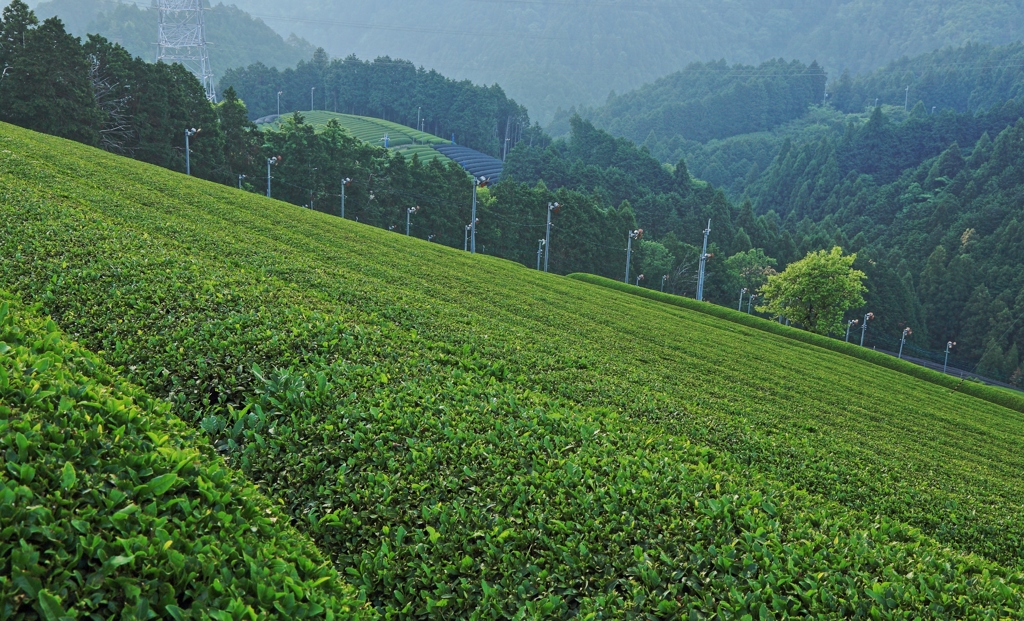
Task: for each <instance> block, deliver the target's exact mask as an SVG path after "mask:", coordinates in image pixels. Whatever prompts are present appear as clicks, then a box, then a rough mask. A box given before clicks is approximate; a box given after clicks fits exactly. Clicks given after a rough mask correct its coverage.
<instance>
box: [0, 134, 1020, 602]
mask: <svg viewBox="0 0 1024 621" xmlns="http://www.w3.org/2000/svg"><path fill="white" fill-rule="evenodd" d="M552 243H561V242H560V241H559V240H558V239H557V238H553V239H552ZM0 256H2V257H3V260H2V261H0V288H5V289H8V290H10V291H12V292H13V293H16V294H18V295H20V296H21V297H22V298H23V299H24V300H25V302H26V303H29V304H38V305H39V307H40V309H41V311H42V312H45V313H47V314H49V315H50V316H51V317H52V318H53V320H54V321H55V322H56V324H57V325H58V326H60V328H61V329H62V330H64V331H65V332H66V333H67V334H68V335H69V337H71V338H73V339H75V340H77V341H79V342H81V343H82V344H83V346H85V347H87V348H89V349H91V350H93V351H95V352H97V354H98V355H99V356H101V357H102V358H103V359H104V360H105V361H106V362H107V363H109V364H111V365H113V366H115V367H117V368H118V370H119V371H118V373H120V374H123V377H124V378H126V379H127V380H129V381H131V382H132V383H133V384H135V385H138V386H140V387H142V388H143V389H144V390H145V391H146V392H147V393H148V394H150V395H153V397H156V398H159V399H164V400H166V401H168V402H169V403H170V408H169V409H170V413H167V412H166V411H165V410H164V409H162V408H163V406H159V405H157V404H156V403H155V402H154V403H153V405H152V406H151V407H152V410H151V411H152V413H153V414H152V416H157V415H159V416H163V417H165V418H166V419H167V420H166V421H164V423H163V424H164V425H165V426H167V427H175V425H177V423H175V422H173V419H172V414H173V415H175V416H177V417H180V418H181V419H183V420H184V421H185V422H186V423H187V424H188V425H190V426H191V428H192V429H195V430H197V431H198V432H201V433H203V434H205V435H206V436H207V437H208V438H209V440H208V442H210V443H211V444H212V446H213V447H214V448H215V449H216V451H217V452H218V453H220V454H222V455H223V456H224V459H225V460H226V461H227V463H228V464H229V465H230V466H231V467H232V468H233V469H234V470H233V472H238V473H241V474H243V475H244V476H245V478H246V479H247V480H248V481H251V482H252V483H254V484H255V485H256V486H257V487H258V488H259V489H260V491H261V492H262V493H264V494H266V495H267V496H268V497H269V498H271V499H272V500H273V501H274V502H275V503H277V504H278V506H280V507H281V509H282V510H283V511H284V512H285V513H287V514H288V515H290V516H291V518H292V519H291V521H292V523H293V524H294V525H295V526H296V527H297V528H298V529H299V530H301V531H303V532H304V533H306V534H308V535H309V536H310V537H311V538H312V539H313V541H314V542H315V543H316V545H317V547H318V548H319V550H320V551H321V552H322V553H323V554H324V555H325V556H328V557H329V558H330V559H331V560H332V561H333V563H334V566H335V568H336V569H337V570H338V572H340V573H341V574H342V575H343V576H344V577H345V580H346V581H347V582H348V583H349V584H350V585H351V586H352V587H354V588H355V589H356V590H357V592H358V593H359V594H360V596H361V597H363V598H364V599H365V601H366V602H367V603H368V604H369V605H371V606H372V607H373V608H374V609H376V611H377V612H379V613H381V614H382V615H383V616H384V617H385V618H389V619H463V618H466V619H505V618H517V619H542V618H543V619H565V618H579V619H631V618H636V619H641V618H642V619H737V620H741V619H751V620H753V619H782V618H800V619H840V618H849V619H1002V618H1022V617H1024V574H1022V570H1024V511H1022V508H1024V481H1022V479H1021V476H1020V473H1021V472H1022V469H1024V454H1022V453H1024V452H1022V451H1021V450H1020V448H1021V446H1022V445H1024V444H1022V442H1024V414H1021V413H1020V412H1018V411H1016V410H1013V409H1010V408H1007V407H1003V406H1001V405H998V404H996V403H992V402H990V401H985V400H982V399H979V398H976V397H974V396H971V395H968V394H964V392H963V391H961V390H957V389H956V388H955V387H954V388H950V387H947V386H942V385H939V384H937V383H933V382H929V381H924V380H922V379H918V378H914V377H910V376H908V375H906V374H903V373H900V372H898V371H894V370H892V369H887V368H884V367H882V366H879V365H877V364H873V363H872V362H871V361H866V360H860V359H857V358H854V357H851V356H847V355H844V354H842V353H840V352H834V351H829V350H827V349H824V348H822V347H818V346H816V345H814V344H811V343H807V342H802V341H799V340H796V339H793V338H788V337H787V336H786V335H785V334H772V333H768V332H765V331H763V330H759V329H756V328H753V327H749V326H744V325H740V324H737V323H733V322H730V321H726V320H723V319H721V318H718V317H714V316H711V315H708V314H706V313H702V312H697V311H694V310H692V309H688V308H683V307H679V306H674V305H671V304H665V303H662V302H659V301H657V300H649V299H645V298H642V297H638V296H634V295H630V294H628V293H624V292H620V291H616V290H613V289H609V288H606V287H601V286H595V285H593V284H590V283H585V282H580V281H577V280H573V279H567V278H559V277H554V276H548V275H545V274H540V273H537V272H535V271H532V270H527V269H525V268H522V267H519V266H516V265H514V264H511V263H508V262H505V261H501V260H497V259H493V258H489V257H483V256H470V255H467V254H465V253H461V252H458V251H455V250H451V249H448V248H445V247H441V246H439V245H436V244H428V243H423V242H419V241H416V240H411V239H408V238H405V237H403V236H400V235H396V234H392V233H388V232H386V231H382V230H378V229H373V228H369V227H365V226H362V225H359V224H357V223H353V222H349V221H343V220H339V219H336V218H331V217H329V216H325V215H323V214H318V213H313V212H309V211H306V210H302V209H300V208H297V207H293V206H290V205H286V204H283V203H278V202H274V201H270V200H267V199H264V198H261V197H258V196H254V195H251V194H245V193H242V192H237V191H234V190H231V189H230V188H227V187H224V186H219V185H215V184H210V183H205V182H201V181H197V180H193V179H188V178H186V177H183V176H180V175H176V174H173V173H170V172H167V171H164V170H161V169H157V168H153V167H150V166H145V165H141V164H138V163H136V162H132V161H129V160H125V159H122V158H117V157H114V156H111V155H107V154H104V153H102V152H100V151H96V150H92V149H89V148H86V147H82V146H80V145H76V144H73V143H68V142H65V141H61V140H59V139H54V138H49V137H44V136H41V135H38V134H33V133H31V132H27V131H24V130H20V129H16V128H13V127H10V126H6V125H0ZM49 332H51V333H52V330H49ZM3 355H4V356H5V358H4V360H5V364H8V363H7V362H6V356H9V355H10V354H9V353H4V354H3ZM26 355H27V354H26ZM83 355H84V354H83ZM19 373H23V372H22V371H19ZM8 376H10V373H8ZM112 382H114V380H112ZM114 383H115V384H116V385H122V383H120V380H117V381H116V382H114ZM7 394H8V393H7V392H0V396H3V406H4V408H5V409H3V410H0V412H2V413H3V414H2V416H4V417H5V418H4V419H3V424H4V425H6V426H5V427H4V442H5V445H6V446H7V447H8V448H7V449H6V452H5V453H4V454H3V457H2V459H3V460H4V464H3V466H4V468H3V469H2V470H0V476H2V477H4V478H3V479H2V481H3V484H4V485H5V486H6V487H7V488H8V489H12V488H14V489H20V488H19V487H18V486H19V485H22V484H21V483H19V482H18V480H17V478H18V477H21V476H22V466H21V461H19V460H21V459H23V458H22V457H21V456H20V455H19V454H18V453H17V446H18V440H17V437H16V438H15V440H14V442H13V444H12V442H11V441H9V440H8V439H7V438H8V437H9V436H10V435H12V431H9V430H11V429H13V428H14V426H15V425H21V426H20V427H18V429H19V430H20V429H29V430H33V429H35V428H36V427H37V426H39V427H40V429H45V426H44V425H45V424H53V425H60V424H61V423H60V422H59V420H58V417H60V416H67V417H81V416H82V414H79V411H80V410H83V411H85V408H84V406H81V407H79V406H75V405H72V404H71V403H70V402H68V403H67V407H63V406H61V405H60V403H59V398H58V404H57V406H55V407H51V408H50V409H45V408H44V409H41V410H40V411H39V413H38V414H36V415H35V416H36V419H34V422H29V423H22V422H21V418H19V415H17V412H18V411H19V410H17V408H16V407H12V406H11V405H10V404H9V403H8V400H9V399H10V397H8V396H7ZM47 398H49V399H51V402H52V398H51V397H47ZM83 400H84V399H83ZM146 403H151V402H149V401H146ZM140 407H141V406H140ZM146 407H150V406H146ZM8 410H11V412H14V413H15V415H12V414H11V413H9V412H8ZM147 411H148V410H147ZM22 418H23V417H22ZM83 424H84V423H83ZM119 424H121V425H123V424H124V423H119ZM154 424H155V423H154ZM111 427H112V425H111ZM177 427H180V425H177ZM177 427H175V428H177ZM19 433H22V434H23V435H24V436H25V438H26V439H27V438H28V434H27V433H26V432H24V431H19ZM34 433H56V431H42V432H34ZM33 442H34V441H33ZM12 445H13V446H14V447H15V448H14V449H12V448H10V447H11V446H12ZM48 446H49V445H48ZM123 449H124V450H125V451H128V450H132V451H136V450H137V452H138V454H139V455H141V456H144V455H145V454H146V451H147V450H152V449H151V448H149V447H147V445H145V443H139V444H138V445H137V449H136V448H135V447H133V446H132V445H127V446H125V447H123ZM49 450H51V451H56V450H59V449H58V448H53V447H51V448H50V449H49ZM47 459H51V458H47ZM125 459H127V457H125ZM140 459H142V457H140ZM49 463H53V462H49ZM74 467H75V472H76V473H77V472H79V468H78V466H77V465H75V466H74ZM150 467H152V470H153V472H152V473H149V472H146V473H145V474H142V473H141V471H140V472H139V473H138V475H137V476H138V477H139V479H138V481H137V482H134V481H133V485H138V486H143V487H144V486H147V485H150V482H149V477H152V476H161V475H158V474H157V473H158V472H162V471H161V470H159V469H158V468H157V467H156V466H150ZM55 468H56V466H55V465H50V466H48V469H49V471H52V472H50V473H49V474H47V475H46V477H47V479H48V480H49V481H53V482H52V483H48V485H49V486H50V487H47V488H46V491H41V492H39V493H47V494H52V495H57V494H62V493H63V492H62V491H60V489H59V486H60V479H61V476H62V474H58V473H57V472H56V470H55ZM81 470H82V471H83V472H84V471H85V468H84V467H83V468H82V469H81ZM76 476H77V475H76ZM179 476H180V475H179ZM226 476H227V475H225V477H226ZM228 483H229V481H227V480H226V479H225V485H226V484H228ZM230 484H231V485H235V486H237V489H238V490H239V492H238V494H243V491H242V490H245V489H247V488H246V487H245V484H244V483H242V482H241V481H240V480H239V479H238V478H236V477H234V475H231V480H230ZM124 485H125V486H126V488H127V483H125V484H124ZM29 489H31V488H29ZM132 490H133V493H142V492H137V491H136V490H135V488H134V487H133V488H132ZM33 493H35V492H33ZM175 493H177V490H175ZM62 497H63V496H62ZM143 502H147V503H149V502H150V501H143ZM188 502H189V503H191V504H190V505H189V506H191V507H198V506H200V504H201V503H202V502H203V499H202V498H199V497H195V498H190V499H189V500H188ZM137 504H138V503H137ZM150 504H152V503H150ZM4 506H5V507H6V505H4ZM139 506H141V505H139ZM147 506H149V504H147ZM157 508H158V507H157ZM154 510H155V509H154ZM210 510H211V511H213V512H216V511H217V510H219V509H216V508H215V507H213V506H211V507H210ZM4 511H7V509H6V508H4ZM7 515H8V514H7V513H5V514H4V516H5V520H4V523H3V526H2V527H3V529H4V530H3V531H2V532H3V533H4V540H3V541H4V543H3V544H2V545H8V544H7V543H6V542H8V541H9V540H11V539H17V538H18V537H20V535H8V534H7V533H8V532H9V530H10V529H11V528H14V529H19V530H23V531H25V530H30V529H31V528H34V520H36V519H37V518H36V517H34V516H31V515H24V514H18V517H17V518H16V520H8V519H6V516H7ZM8 523H13V524H14V526H7V524H8ZM87 526H88V525H87ZM152 532H155V531H152ZM282 532H284V531H282ZM201 535H202V533H201V532H197V533H195V535H194V536H196V537H200V536H201ZM284 536H285V535H282V537H284ZM157 541H159V537H158V536H155V535H150V542H157ZM150 542H147V543H146V544H145V545H150ZM10 545H13V544H10ZM19 545H20V544H19ZM36 545H37V547H38V548H39V549H40V550H41V551H44V552H46V553H50V554H51V555H53V558H54V559H56V562H55V563H51V564H50V566H51V567H52V566H55V565H57V566H59V565H60V564H61V563H64V564H66V565H67V566H68V567H69V569H67V571H69V572H74V571H80V575H81V580H82V581H83V582H87V581H88V580H87V579H88V576H89V575H95V570H93V573H92V574H87V573H85V572H84V571H81V570H77V569H75V568H74V567H72V566H73V564H74V563H76V562H78V560H77V557H74V556H71V555H70V554H62V553H61V552H60V550H61V549H63V548H61V547H60V546H61V545H63V544H62V543H61V540H60V538H59V537H50V536H49V533H48V534H47V536H44V537H41V538H39V539H38V540H37V544H36ZM138 545H139V546H142V545H144V544H143V542H141V541H139V542H138ZM152 545H156V544H155V543H152ZM268 545H269V544H268ZM156 547H157V548H159V545H156ZM8 549H10V548H8ZM147 549H148V548H147ZM289 549H295V548H289ZM268 550H269V551H265V552H264V553H263V554H264V555H265V556H266V555H270V554H272V553H273V552H272V550H273V548H268ZM7 554H10V553H7ZM119 554H121V555H122V556H126V555H127V553H119ZM282 555H283V556H286V558H292V557H290V556H287V555H284V554H283V553H282ZM310 558H311V559H315V558H316V556H315V553H311V556H310ZM146 559H147V562H149V560H148V559H150V557H148V556H147V557H146ZM0 560H2V562H4V563H10V562H11V561H10V559H9V558H7V556H6V555H5V557H4V558H3V559H0ZM158 561H159V559H156V558H154V559H153V560H152V562H153V564H154V566H158V565H159V562H158ZM135 562H136V563H139V562H141V559H136V561H135ZM311 562H312V563H313V564H315V560H311ZM293 566H300V565H299V563H298V562H296V563H294V564H293ZM123 567H129V565H127V564H126V565H124V566H123ZM302 567H303V571H305V570H306V566H302ZM5 568H6V565H5ZM118 569H119V570H120V569H122V568H118ZM48 571H57V570H53V569H48ZM296 571H299V570H296ZM0 575H2V574H0ZM75 575H78V574H75ZM114 575H116V574H114ZM323 575H324V576H325V577H329V576H328V574H323ZM298 576H299V577H298V580H303V579H306V578H304V576H303V575H302V574H301V572H300V573H299V574H298ZM310 579H312V577H310ZM318 579H319V578H318ZM2 580H3V578H0V581H2ZM110 580H114V577H112V576H108V577H103V576H102V575H101V576H100V577H98V578H96V579H95V581H96V582H98V583H100V584H106V582H107V581H110ZM328 583H330V580H328V581H325V582H324V583H323V584H321V585H320V588H322V587H324V585H326V584H328ZM9 584H13V583H10V582H8V583H5V582H0V585H3V586H2V588H5V589H8V591H5V593H7V592H12V591H11V589H12V587H10V586H7V585H9ZM221 584H223V582H221ZM243 587H244V584H243V585H242V586H240V587H239V589H240V591H239V593H240V594H239V595H238V596H237V597H238V598H239V599H243V597H244V596H243V595H242V594H241V592H242V591H241V590H242V589H243ZM14 588H19V587H14ZM109 588H115V587H109ZM173 588H174V590H175V591H174V592H175V593H177V592H178V590H179V587H177V586H175V587H173ZM192 588H199V587H198V586H196V587H192ZM266 588H268V589H270V588H277V587H272V586H268V587H266ZM46 589H47V594H48V595H47V596H46V597H47V598H49V597H51V596H53V597H55V598H56V597H61V598H63V597H64V596H63V595H60V596H58V595H55V593H56V592H55V591H53V589H52V588H50V587H46ZM22 592H24V597H26V598H37V600H38V601H39V602H41V603H40V605H41V606H42V605H49V603H52V602H51V601H50V600H49V599H46V600H45V602H44V600H43V599H42V597H43V596H41V595H40V594H41V593H42V590H40V591H38V592H37V593H34V594H33V593H29V592H27V591H22ZM303 592H304V593H306V592H307V591H306V590H303ZM296 597H298V596H296ZM325 597H326V595H325ZM339 597H340V596H339ZM62 601H63V600H62ZM325 608H326V606H325ZM0 611H2V609H0ZM26 618H27V617H26ZM236 618H241V617H236Z"/></svg>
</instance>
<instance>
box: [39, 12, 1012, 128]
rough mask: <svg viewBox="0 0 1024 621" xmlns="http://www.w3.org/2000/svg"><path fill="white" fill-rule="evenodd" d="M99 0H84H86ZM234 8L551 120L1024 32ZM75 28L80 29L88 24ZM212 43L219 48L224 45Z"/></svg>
mask: <svg viewBox="0 0 1024 621" xmlns="http://www.w3.org/2000/svg"><path fill="white" fill-rule="evenodd" d="M94 1H95V0H84V1H83V0H74V2H73V4H76V5H79V6H85V5H88V4H90V3H91V2H94ZM58 2H59V3H66V2H67V0H58ZM214 3H215V4H217V3H218V2H217V1H216V0H214ZM37 4H43V5H46V4H49V3H45V2H44V3H37ZM135 4H138V5H141V6H145V5H148V2H145V0H139V1H138V2H136V3H135ZM224 4H228V5H231V4H234V5H236V6H237V7H238V8H240V9H242V10H244V11H247V12H249V13H251V14H252V15H253V16H254V17H256V18H259V19H261V20H263V21H264V22H266V23H267V24H268V25H269V26H271V27H272V28H274V29H275V30H276V31H277V32H278V33H280V34H281V35H282V36H283V37H285V38H287V37H288V36H289V35H291V34H292V33H294V34H296V35H298V37H300V38H303V39H305V40H307V41H308V42H309V43H311V44H312V45H313V46H322V47H324V48H325V49H326V50H327V52H328V53H329V54H331V55H332V56H346V55H348V54H351V53H355V54H357V55H359V56H360V57H361V58H371V59H372V58H374V57H376V56H390V57H392V58H395V57H399V58H403V59H408V60H411V61H413V62H414V63H416V64H417V65H422V66H424V67H426V68H428V69H436V70H438V71H439V72H441V73H443V74H444V75H447V76H450V77H453V78H460V79H462V78H468V79H471V80H473V81H474V82H477V83H481V84H494V83H497V84H500V85H501V86H502V87H503V88H504V89H505V90H506V92H507V93H508V94H509V96H510V97H512V98H514V99H515V100H516V101H518V102H519V103H522V104H524V105H525V106H526V107H527V108H528V109H529V110H530V112H531V116H532V117H533V118H535V119H536V120H539V121H540V122H541V123H544V124H546V123H547V122H548V121H550V120H551V118H552V115H553V114H554V112H555V111H556V110H557V109H558V108H559V107H561V108H568V107H569V106H572V105H577V104H585V105H595V104H600V103H603V102H604V100H605V99H606V97H607V96H608V94H609V92H610V91H613V90H614V91H617V92H619V93H621V92H622V91H625V90H629V89H633V88H636V87H638V86H640V85H642V84H644V83H647V82H651V81H652V80H655V79H657V78H659V77H662V76H664V75H666V74H668V73H671V72H673V71H678V70H680V69H682V68H684V67H685V66H686V65H687V64H689V63H691V62H696V61H709V60H721V59H724V60H726V61H727V62H729V63H744V64H759V63H760V62H762V61H765V60H769V59H773V58H785V59H786V60H794V59H795V60H800V61H803V62H808V63H809V62H811V61H815V60H816V61H817V62H818V63H819V64H820V65H821V66H822V67H824V68H825V69H826V70H827V71H828V72H829V74H830V75H838V74H840V73H841V72H842V71H843V70H844V69H850V70H851V71H853V72H863V71H870V70H873V69H877V68H878V67H880V66H882V65H884V64H885V63H887V62H889V61H891V60H894V59H897V58H900V57H901V56H904V55H909V56H913V55H917V54H921V53H925V52H930V51H933V50H935V49H937V48H940V47H946V46H960V45H963V44H965V43H968V42H974V43H993V44H1001V43H1007V42H1010V41H1013V40H1016V36H1017V35H1016V33H1019V32H1020V31H1021V27H1022V26H1024V2H1021V0H991V1H986V2H978V1H977V0H942V1H941V2H936V1H935V0H846V1H843V2H821V1H820V0H730V1H728V2H714V3H708V2H700V1H697V0H599V1H596V2H591V1H586V0H429V1H428V0H344V1H343V0H293V1H292V2H287V3H282V2H279V1H278V0H234V1H233V2H225V3H224ZM62 16H63V17H64V18H65V20H67V19H68V17H67V16H66V15H62ZM69 27H70V28H71V30H72V31H76V28H75V27H74V25H69ZM78 30H80V29H78ZM212 43H213V44H214V49H216V45H217V43H218V42H216V41H213V42H212ZM220 43H221V45H222V46H223V45H230V43H228V44H225V43H224V42H220ZM227 68H228V67H219V68H215V70H216V71H218V72H220V71H223V70H225V69H227Z"/></svg>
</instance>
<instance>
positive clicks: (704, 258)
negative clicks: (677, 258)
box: [697, 220, 711, 302]
mask: <svg viewBox="0 0 1024 621" xmlns="http://www.w3.org/2000/svg"><path fill="white" fill-rule="evenodd" d="M710 235H711V220H708V228H706V229H704V250H702V251H701V253H700V274H699V275H698V276H697V301H698V302H703V301H704V273H705V269H706V268H707V265H708V259H710V258H711V255H709V254H708V237H709V236H710Z"/></svg>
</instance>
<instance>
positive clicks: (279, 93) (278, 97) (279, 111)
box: [277, 91, 284, 116]
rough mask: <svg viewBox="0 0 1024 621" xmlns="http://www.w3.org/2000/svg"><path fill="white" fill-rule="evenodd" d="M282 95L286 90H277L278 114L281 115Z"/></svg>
mask: <svg viewBox="0 0 1024 621" xmlns="http://www.w3.org/2000/svg"><path fill="white" fill-rule="evenodd" d="M281 95H284V91H277V116H281Z"/></svg>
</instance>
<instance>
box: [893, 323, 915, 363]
mask: <svg viewBox="0 0 1024 621" xmlns="http://www.w3.org/2000/svg"><path fill="white" fill-rule="evenodd" d="M913 333H914V331H913V330H911V329H910V328H904V329H903V338H901V339H900V355H899V356H897V357H898V358H899V359H900V360H903V346H904V345H906V344H907V337H908V336H910V335H911V334H913Z"/></svg>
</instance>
